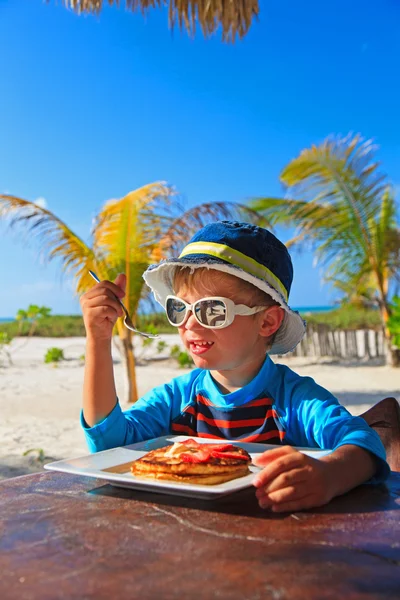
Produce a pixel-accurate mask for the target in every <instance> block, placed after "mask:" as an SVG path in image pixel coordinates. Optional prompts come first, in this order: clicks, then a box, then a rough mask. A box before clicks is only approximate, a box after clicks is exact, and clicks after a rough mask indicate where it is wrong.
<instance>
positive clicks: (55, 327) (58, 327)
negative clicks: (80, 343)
mask: <svg viewBox="0 0 400 600" xmlns="http://www.w3.org/2000/svg"><path fill="white" fill-rule="evenodd" d="M302 317H303V318H304V319H305V320H306V321H307V324H309V325H311V324H317V323H324V324H326V325H329V326H330V327H332V328H335V329H379V328H380V327H381V320H380V316H379V311H378V310H373V309H367V308H358V307H355V306H351V305H349V306H341V307H340V308H337V309H335V310H332V311H329V312H321V313H302ZM150 325H153V328H151V327H149V326H150ZM137 327H138V328H139V329H140V330H142V331H154V330H156V331H157V333H172V334H177V333H178V330H177V328H176V327H173V326H172V325H170V324H169V323H168V321H167V318H166V316H165V314H163V313H153V314H151V315H142V316H141V315H138V317H137ZM18 329H19V327H18V323H16V322H15V321H14V322H10V323H0V344H1V343H8V342H6V341H5V340H8V341H10V340H11V339H12V338H13V337H15V336H17V335H22V336H27V335H28V331H29V325H28V324H26V325H25V326H24V328H23V329H22V331H21V333H19V332H18ZM3 335H5V336H6V337H5V338H3V337H2V336H3ZM33 336H34V337H35V336H37V337H60V338H63V337H84V336H85V327H84V325H83V319H82V317H81V316H80V315H51V316H50V317H46V319H45V320H43V321H41V322H40V323H39V324H38V326H37V328H36V330H35V332H34V333H33ZM143 341H145V340H143ZM161 344H163V342H162V340H160V341H159V342H158V346H157V351H158V352H160V353H161V352H162V351H163V350H164V348H165V346H164V345H161ZM177 348H178V350H179V351H180V348H179V346H177Z"/></svg>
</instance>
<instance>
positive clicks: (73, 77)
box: [0, 0, 400, 317]
mask: <svg viewBox="0 0 400 600" xmlns="http://www.w3.org/2000/svg"><path fill="white" fill-rule="evenodd" d="M260 4H261V15H260V19H259V22H258V23H257V22H255V23H254V25H253V27H252V28H251V31H250V33H249V34H248V35H247V36H246V37H245V38H244V40H242V41H239V42H237V43H236V44H235V45H233V46H232V45H227V44H223V43H222V42H221V39H220V35H219V34H217V35H215V36H213V37H212V38H211V39H208V40H205V39H204V38H203V37H202V35H201V34H200V32H199V33H198V35H196V37H195V39H194V40H193V39H189V38H188V36H187V35H186V33H180V32H179V31H178V30H176V31H174V32H173V33H171V31H170V30H169V29H168V27H167V14H166V11H156V10H154V11H152V12H151V13H149V15H148V17H147V18H146V19H143V17H142V16H141V15H140V14H137V15H136V14H135V15H133V14H132V13H130V12H127V11H125V10H124V9H117V8H115V7H112V8H109V7H107V8H106V10H104V12H103V13H102V15H101V16H100V17H95V16H77V15H75V14H74V13H72V12H70V11H68V10H66V9H65V8H64V7H63V6H62V3H61V0H59V1H58V2H55V0H51V1H50V2H49V3H48V4H47V3H45V2H42V0H19V2H13V1H12V0H0V38H1V40H2V52H1V54H0V74H1V83H0V85H1V93H0V122H1V129H0V131H1V136H2V143H1V144H0V190H1V191H2V192H7V193H11V194H14V195H18V196H21V197H23V198H25V199H28V200H32V201H34V200H37V199H38V198H42V199H44V201H45V203H46V206H47V207H48V208H49V209H50V210H52V211H53V212H55V213H56V214H57V215H58V216H59V217H60V218H61V219H63V220H65V221H66V222H67V223H68V225H69V226H70V227H71V228H72V229H73V230H74V231H76V233H78V234H79V235H80V236H82V237H83V238H84V239H85V240H86V241H89V239H90V238H89V234H90V227H91V221H92V218H93V216H94V215H95V214H96V212H97V211H98V210H99V209H100V208H101V206H102V204H103V203H104V202H105V201H106V200H108V199H110V198H116V197H121V196H123V195H125V194H126V193H127V192H128V191H130V190H131V189H134V188H136V187H139V186H141V185H143V184H145V183H149V182H151V181H156V180H166V181H168V182H169V183H171V184H173V185H174V186H175V187H176V188H177V189H178V191H179V192H180V193H181V194H182V195H183V197H184V198H185V200H186V203H187V207H191V206H193V205H195V204H198V203H200V202H205V201H207V202H209V201H213V200H218V201H228V200H229V201H246V200H247V199H248V198H251V197H252V196H260V195H276V194H280V193H281V192H282V190H281V186H280V183H279V173H280V171H281V169H282V168H283V167H284V166H285V165H286V164H287V163H288V161H289V160H290V159H292V158H294V157H295V156H296V155H297V154H298V153H299V151H300V150H301V149H302V148H304V147H306V146H308V145H310V144H311V143H317V142H319V141H321V140H322V139H323V138H324V137H326V136H327V135H329V134H330V133H343V134H346V133H347V132H349V131H354V132H361V133H362V134H363V135H364V136H366V137H373V138H374V139H375V140H376V142H377V143H378V144H379V146H380V149H379V153H378V157H379V159H380V160H381V161H382V166H383V169H384V171H385V172H386V173H387V174H388V176H389V179H390V181H391V182H392V183H393V184H394V185H395V186H396V187H397V188H398V189H400V173H399V166H400V119H399V99H400V98H399V96H400V70H399V67H398V65H399V59H400V37H399V35H398V33H399V27H400V5H399V3H398V2H397V0H381V2H379V3H377V2H376V1H372V0H353V1H352V2H351V3H349V2H348V0H335V2H330V3H325V2H321V1H320V0H306V1H305V2H298V0H279V2H278V1H277V0H275V1H272V0H261V2H260ZM287 236H288V234H287V233H286V232H284V233H283V235H282V237H283V239H284V240H285V239H286V238H287ZM0 256H1V257H2V258H1V261H0V277H1V281H2V285H1V286H0V317H1V316H13V315H14V314H15V313H16V311H17V309H18V308H26V306H27V305H28V304H29V303H32V302H35V303H39V304H45V305H47V306H50V307H51V308H52V309H53V312H54V313H58V314H61V313H78V312H79V303H78V300H77V299H76V298H74V297H73V290H72V285H71V282H69V281H68V280H66V279H65V278H62V277H61V275H60V268H59V264H57V263H51V264H49V265H44V264H42V263H41V262H40V260H39V258H38V245H37V244H35V243H31V242H30V240H29V239H27V237H26V236H23V235H21V232H20V231H18V232H16V233H14V234H10V233H9V232H8V231H6V230H5V229H4V227H1V228H0ZM293 260H294V265H295V281H294V284H293V288H292V294H291V304H292V305H293V306H305V305H324V304H330V303H332V301H333V300H334V299H335V296H334V295H333V294H332V292H331V290H330V289H329V288H327V287H326V286H323V285H322V284H321V273H320V271H319V269H318V268H313V257H312V255H311V254H310V253H307V252H304V253H303V254H302V255H296V254H295V255H294V256H293Z"/></svg>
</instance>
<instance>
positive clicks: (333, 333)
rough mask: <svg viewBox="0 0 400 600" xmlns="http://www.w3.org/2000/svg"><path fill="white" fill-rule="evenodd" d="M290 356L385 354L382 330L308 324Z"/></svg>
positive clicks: (342, 356)
mask: <svg viewBox="0 0 400 600" xmlns="http://www.w3.org/2000/svg"><path fill="white" fill-rule="evenodd" d="M291 355H292V356H334V357H338V358H376V357H381V356H385V345H384V338H383V333H382V331H374V330H373V329H358V330H351V329H340V330H332V329H330V328H329V327H328V326H327V325H322V324H321V325H310V326H308V327H307V332H306V334H305V336H304V338H303V339H302V341H301V342H300V344H299V345H298V346H297V347H296V348H295V349H294V351H293V352H292V353H291Z"/></svg>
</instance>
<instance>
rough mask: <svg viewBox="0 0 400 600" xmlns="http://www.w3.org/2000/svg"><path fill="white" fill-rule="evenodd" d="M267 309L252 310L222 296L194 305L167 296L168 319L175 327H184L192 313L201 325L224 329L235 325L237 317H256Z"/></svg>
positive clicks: (206, 299) (264, 307)
mask: <svg viewBox="0 0 400 600" xmlns="http://www.w3.org/2000/svg"><path fill="white" fill-rule="evenodd" d="M266 308H269V307H268V306H254V307H253V308H250V306H246V305H245V304H235V303H234V302H233V301H232V300H230V299H229V298H222V297H221V296H212V297H210V298H202V299H201V300H197V301H196V302H194V303H193V304H188V303H187V302H185V301H184V300H182V299H181V298H178V297H177V296H167V299H166V302H165V312H166V313H167V319H168V321H169V322H170V323H171V325H174V327H180V326H181V325H183V324H184V323H185V321H186V320H187V318H188V316H189V313H190V312H192V313H193V315H194V317H195V319H196V320H197V321H198V322H199V323H200V325H202V326H203V327H206V328H207V329H223V328H224V327H228V325H230V324H231V323H233V320H234V318H235V317H236V315H242V316H246V315H254V314H255V313H258V312H261V311H262V310H265V309H266Z"/></svg>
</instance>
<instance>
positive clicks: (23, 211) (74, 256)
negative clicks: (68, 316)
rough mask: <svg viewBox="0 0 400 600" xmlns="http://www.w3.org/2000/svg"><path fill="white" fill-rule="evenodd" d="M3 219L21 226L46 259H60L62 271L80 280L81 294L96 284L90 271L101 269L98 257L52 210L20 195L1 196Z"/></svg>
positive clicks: (1, 214) (0, 204)
mask: <svg viewBox="0 0 400 600" xmlns="http://www.w3.org/2000/svg"><path fill="white" fill-rule="evenodd" d="M0 219H4V220H5V221H6V222H8V223H9V225H10V226H11V227H16V226H21V227H22V228H24V229H25V231H26V233H29V238H30V240H31V239H36V240H37V242H38V244H39V251H40V255H41V256H42V257H43V259H44V260H49V261H50V260H52V259H55V258H58V259H60V261H61V263H62V269H63V271H64V272H66V273H73V274H74V276H75V277H76V278H77V280H78V283H77V291H78V292H81V291H84V290H85V289H88V287H90V285H91V284H92V283H93V282H92V280H91V278H90V276H89V274H88V271H89V269H94V270H96V268H98V264H97V262H96V258H95V255H94V253H93V251H92V249H91V248H89V247H88V246H87V245H86V244H85V242H84V241H83V240H81V238H80V237H79V236H77V235H76V234H75V233H74V232H73V231H72V230H71V229H70V228H69V227H67V225H66V224H65V223H64V222H63V221H61V219H59V218H58V217H56V216H55V215H54V214H53V213H52V212H51V211H49V210H47V209H45V208H42V207H41V206H38V205H37V204H35V203H34V202H29V201H28V200H23V199H22V198H18V197H16V196H11V195H8V194H0Z"/></svg>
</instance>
